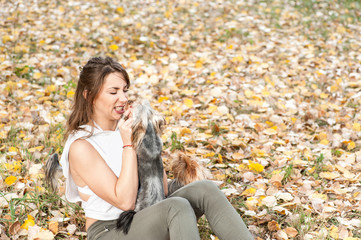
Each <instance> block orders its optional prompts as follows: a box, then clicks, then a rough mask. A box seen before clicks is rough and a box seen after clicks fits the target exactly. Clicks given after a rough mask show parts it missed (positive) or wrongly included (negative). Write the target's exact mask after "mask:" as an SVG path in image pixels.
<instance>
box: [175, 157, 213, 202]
mask: <svg viewBox="0 0 361 240" xmlns="http://www.w3.org/2000/svg"><path fill="white" fill-rule="evenodd" d="M171 169H172V172H173V176H174V179H173V180H172V181H171V182H170V183H169V184H168V195H170V194H172V193H173V192H175V191H176V190H178V189H179V188H181V187H183V186H184V185H187V184H189V183H192V182H195V181H198V180H204V179H209V178H210V176H211V173H210V172H209V170H208V169H207V168H205V167H203V166H202V165H200V164H199V163H198V162H197V161H196V160H195V159H192V158H191V157H189V156H187V155H186V154H184V153H182V152H180V153H178V154H177V155H176V156H175V157H174V158H173V160H172V162H171Z"/></svg>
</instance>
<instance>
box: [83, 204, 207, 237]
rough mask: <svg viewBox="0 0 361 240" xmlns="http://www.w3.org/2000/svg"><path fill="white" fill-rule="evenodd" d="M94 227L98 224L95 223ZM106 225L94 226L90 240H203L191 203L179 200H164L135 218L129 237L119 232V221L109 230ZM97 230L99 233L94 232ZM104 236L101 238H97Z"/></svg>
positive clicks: (140, 212)
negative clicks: (116, 225) (116, 226)
mask: <svg viewBox="0 0 361 240" xmlns="http://www.w3.org/2000/svg"><path fill="white" fill-rule="evenodd" d="M94 224H97V222H96V223H94ZM103 225H104V224H98V226H97V225H94V227H93V226H90V228H89V230H88V234H89V236H88V237H89V239H90V240H93V239H94V240H95V239H112V240H113V239H122V240H123V239H124V240H128V239H147V240H167V239H171V240H184V239H187V240H199V239H200V238H199V232H198V227H197V220H196V216H195V215H194V211H193V208H192V206H191V205H190V203H189V202H188V201H187V200H186V199H184V198H179V197H172V198H170V199H166V200H163V201H161V202H159V203H157V204H155V205H153V206H150V207H148V208H145V209H143V210H141V211H139V212H137V213H136V214H135V215H134V218H133V222H132V225H131V227H130V230H129V232H128V234H127V235H124V234H123V233H122V232H119V231H117V230H116V228H115V221H113V222H112V223H111V224H108V226H105V228H107V229H109V230H108V231H107V230H105V231H104V229H105V228H104V226H103ZM95 228H97V229H98V230H97V231H94V229H95ZM99 232H100V233H101V234H100V236H99V237H98V238H93V236H96V235H97V234H99Z"/></svg>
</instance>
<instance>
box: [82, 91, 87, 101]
mask: <svg viewBox="0 0 361 240" xmlns="http://www.w3.org/2000/svg"><path fill="white" fill-rule="evenodd" d="M83 97H84V99H85V100H86V98H87V97H88V90H86V89H85V90H84V91H83Z"/></svg>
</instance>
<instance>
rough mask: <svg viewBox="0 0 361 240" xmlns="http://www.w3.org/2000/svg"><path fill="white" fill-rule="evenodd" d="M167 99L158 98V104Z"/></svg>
mask: <svg viewBox="0 0 361 240" xmlns="http://www.w3.org/2000/svg"><path fill="white" fill-rule="evenodd" d="M168 99H169V97H160V98H158V102H159V103H161V102H163V101H166V100H168Z"/></svg>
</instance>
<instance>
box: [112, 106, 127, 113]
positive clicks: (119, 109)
mask: <svg viewBox="0 0 361 240" xmlns="http://www.w3.org/2000/svg"><path fill="white" fill-rule="evenodd" d="M114 111H115V112H116V113H118V114H120V115H122V114H124V112H125V110H124V107H121V106H120V107H115V108H114Z"/></svg>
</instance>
